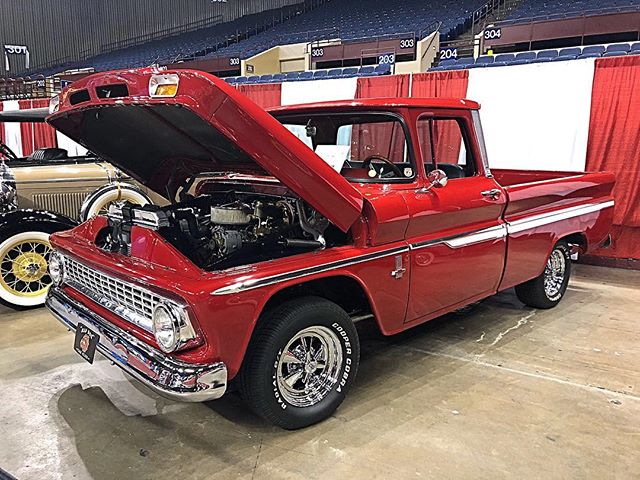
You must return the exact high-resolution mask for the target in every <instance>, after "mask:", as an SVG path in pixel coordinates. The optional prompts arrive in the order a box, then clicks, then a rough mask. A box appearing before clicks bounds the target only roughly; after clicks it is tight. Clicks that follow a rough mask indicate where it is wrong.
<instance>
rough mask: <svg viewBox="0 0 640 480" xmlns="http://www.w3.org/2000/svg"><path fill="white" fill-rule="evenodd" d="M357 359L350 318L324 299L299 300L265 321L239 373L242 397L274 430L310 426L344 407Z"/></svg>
mask: <svg viewBox="0 0 640 480" xmlns="http://www.w3.org/2000/svg"><path fill="white" fill-rule="evenodd" d="M359 359H360V344H359V341H358V334H357V332H356V329H355V326H354V325H353V322H352V321H351V319H350V318H349V315H347V313H346V312H345V311H344V310H343V309H342V308H340V307H339V306H338V305H336V304H335V303H333V302H330V301H328V300H325V299H323V298H318V297H303V298H298V299H295V300H292V301H289V302H286V303H283V304H282V305H280V306H278V307H276V308H275V309H274V310H272V311H270V312H269V313H267V314H266V317H265V318H263V319H262V320H261V322H260V325H259V327H258V331H257V332H256V333H255V335H254V337H253V339H252V341H251V343H250V345H249V349H248V350H247V355H246V357H245V360H244V363H243V366H242V369H241V371H240V373H239V389H240V394H241V396H242V398H243V399H244V401H245V402H246V403H247V405H249V407H251V409H252V410H253V411H255V412H256V413H257V414H258V415H260V416H261V417H263V418H264V419H266V420H268V421H269V422H271V423H273V424H274V425H277V426H279V427H282V428H285V429H288V430H294V429H298V428H303V427H307V426H309V425H313V424H314V423H317V422H320V421H322V420H324V419H325V418H327V417H329V416H330V415H331V414H332V413H333V412H334V411H335V410H336V409H337V408H338V406H339V405H340V404H341V403H342V401H343V400H344V398H345V396H346V394H347V392H348V390H349V388H350V387H351V384H352V383H353V380H354V378H355V376H356V373H357V370H358V362H359Z"/></svg>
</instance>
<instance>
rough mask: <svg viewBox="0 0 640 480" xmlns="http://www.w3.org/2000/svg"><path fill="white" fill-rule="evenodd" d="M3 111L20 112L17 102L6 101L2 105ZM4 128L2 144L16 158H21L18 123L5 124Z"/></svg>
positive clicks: (20, 136)
mask: <svg viewBox="0 0 640 480" xmlns="http://www.w3.org/2000/svg"><path fill="white" fill-rule="evenodd" d="M2 108H3V110H20V106H19V104H18V100H7V101H5V102H3V104H2ZM2 126H3V127H4V139H5V140H4V143H6V144H7V146H8V147H9V148H10V149H11V150H13V153H15V154H16V155H17V156H18V157H21V156H22V134H21V133H20V123H18V122H6V123H4V124H2Z"/></svg>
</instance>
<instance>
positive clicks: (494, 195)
mask: <svg viewBox="0 0 640 480" xmlns="http://www.w3.org/2000/svg"><path fill="white" fill-rule="evenodd" d="M480 194H481V195H482V196H483V197H487V198H490V199H491V200H498V199H499V198H500V195H502V190H500V189H499V188H492V189H491V190H485V191H484V192H480Z"/></svg>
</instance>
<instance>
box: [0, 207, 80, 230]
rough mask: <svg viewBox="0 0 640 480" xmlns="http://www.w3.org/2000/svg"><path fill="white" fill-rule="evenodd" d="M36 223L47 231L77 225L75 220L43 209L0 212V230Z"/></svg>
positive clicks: (65, 228)
mask: <svg viewBox="0 0 640 480" xmlns="http://www.w3.org/2000/svg"><path fill="white" fill-rule="evenodd" d="M35 224H37V225H38V226H39V228H40V229H41V230H42V229H43V225H44V230H45V231H47V232H48V233H53V232H59V231H62V230H69V229H70V228H73V227H75V226H77V225H78V222H76V221H75V220H73V219H71V218H69V217H67V216H65V215H61V214H59V213H53V212H47V211H44V210H32V209H25V210H13V211H10V212H5V213H0V232H3V231H5V230H9V229H13V228H16V227H18V226H20V227H22V226H24V227H28V226H30V225H35Z"/></svg>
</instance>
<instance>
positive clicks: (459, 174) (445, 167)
mask: <svg viewBox="0 0 640 480" xmlns="http://www.w3.org/2000/svg"><path fill="white" fill-rule="evenodd" d="M425 168H426V170H427V173H430V172H432V171H433V170H435V168H436V167H434V165H433V164H432V163H427V164H425ZM437 168H438V169H439V170H442V171H443V172H444V173H445V174H446V175H447V177H448V178H449V179H454V178H465V177H466V176H467V174H466V172H465V171H464V166H463V165H455V164H453V163H439V164H438V167H437Z"/></svg>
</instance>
